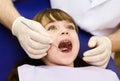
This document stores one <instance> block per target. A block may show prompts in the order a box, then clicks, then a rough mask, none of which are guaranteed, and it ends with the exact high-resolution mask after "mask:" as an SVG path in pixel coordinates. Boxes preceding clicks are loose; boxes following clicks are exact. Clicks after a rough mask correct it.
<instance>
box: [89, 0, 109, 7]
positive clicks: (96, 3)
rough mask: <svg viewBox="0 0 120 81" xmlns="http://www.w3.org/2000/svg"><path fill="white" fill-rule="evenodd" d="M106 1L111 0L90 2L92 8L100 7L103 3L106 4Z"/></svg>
mask: <svg viewBox="0 0 120 81" xmlns="http://www.w3.org/2000/svg"><path fill="white" fill-rule="evenodd" d="M106 1H109V0H90V2H91V5H90V8H93V7H96V6H99V5H101V4H103V3H105V2H106Z"/></svg>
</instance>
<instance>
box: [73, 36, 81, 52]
mask: <svg viewBox="0 0 120 81" xmlns="http://www.w3.org/2000/svg"><path fill="white" fill-rule="evenodd" d="M73 39H74V45H75V48H76V50H78V51H79V49H80V40H79V38H78V35H77V34H75V35H74V38H73Z"/></svg>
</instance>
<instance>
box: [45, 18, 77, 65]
mask: <svg viewBox="0 0 120 81" xmlns="http://www.w3.org/2000/svg"><path fill="white" fill-rule="evenodd" d="M45 29H46V30H47V31H48V33H49V34H50V36H51V38H52V39H53V41H54V42H53V43H54V44H55V45H56V46H58V48H59V49H60V50H61V51H59V50H58V49H57V48H56V47H55V46H53V45H51V47H50V49H49V50H48V54H47V56H46V57H45V58H43V60H44V61H45V63H46V64H47V65H64V66H73V62H74V60H75V59H76V56H77V55H78V51H79V39H78V34H77V32H76V30H75V25H74V24H73V23H70V22H68V21H65V20H64V21H55V22H51V23H48V24H47V25H45Z"/></svg>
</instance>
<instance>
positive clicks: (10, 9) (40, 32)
mask: <svg viewBox="0 0 120 81" xmlns="http://www.w3.org/2000/svg"><path fill="white" fill-rule="evenodd" d="M21 21H23V22H24V23H25V24H27V25H29V26H30V28H29V27H27V26H26V25H25V24H23V23H21ZM0 23H1V24H3V25H5V26H6V27H7V28H8V29H10V30H11V31H12V34H13V35H14V36H16V37H17V38H18V40H19V42H20V44H21V46H22V48H23V49H24V50H25V52H26V53H27V54H28V56H29V57H31V58H34V59H40V58H42V57H44V56H45V55H46V54H47V53H46V52H47V50H48V49H49V47H50V43H51V42H52V41H51V39H50V36H49V34H48V33H47V31H46V30H45V29H44V28H43V27H42V25H41V24H40V23H38V22H36V21H33V20H30V19H27V18H24V17H22V16H21V15H20V14H19V12H18V11H17V10H16V8H15V7H14V5H13V3H12V0H0Z"/></svg>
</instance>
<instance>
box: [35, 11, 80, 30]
mask: <svg viewBox="0 0 120 81" xmlns="http://www.w3.org/2000/svg"><path fill="white" fill-rule="evenodd" d="M34 20H35V21H38V22H40V23H41V24H42V25H43V21H44V22H46V24H48V23H50V22H55V21H62V20H66V21H68V22H71V23H73V24H74V25H75V29H76V31H77V32H78V27H77V26H76V23H75V21H74V20H73V18H72V17H71V16H70V15H69V14H67V13H66V12H64V11H62V10H60V9H46V10H44V11H42V12H39V13H38V14H37V15H36V16H35V17H34Z"/></svg>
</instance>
